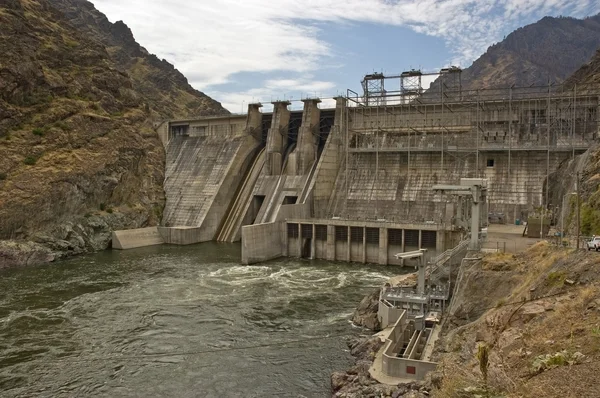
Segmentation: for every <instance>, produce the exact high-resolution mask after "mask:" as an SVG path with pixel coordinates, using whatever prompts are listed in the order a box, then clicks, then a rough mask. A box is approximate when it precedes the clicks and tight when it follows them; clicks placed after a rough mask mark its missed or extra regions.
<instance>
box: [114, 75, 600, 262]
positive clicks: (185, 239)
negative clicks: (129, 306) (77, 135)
mask: <svg viewBox="0 0 600 398" xmlns="http://www.w3.org/2000/svg"><path fill="white" fill-rule="evenodd" d="M409 72H410V73H409ZM409 72H406V73H403V74H400V75H397V76H385V75H382V74H374V75H367V76H365V79H364V80H363V91H364V92H363V93H362V94H358V93H355V92H353V91H352V90H348V91H347V94H346V95H344V96H339V97H337V98H335V108H333V109H321V104H320V100H319V99H317V98H309V99H304V100H302V102H303V104H302V105H303V109H302V110H301V111H296V110H290V109H289V108H290V104H291V103H290V102H289V101H276V102H273V103H272V105H273V111H272V112H261V107H262V105H261V104H258V103H257V104H250V105H248V112H247V114H246V115H230V116H220V117H204V118H198V119H189V120H171V121H167V122H164V123H163V124H162V125H160V126H159V127H158V128H157V131H158V134H159V136H160V138H161V141H162V143H163V145H164V146H165V151H166V155H167V156H166V157H167V160H166V178H165V183H164V187H165V194H166V199H167V201H166V207H165V211H164V216H163V220H162V223H161V225H160V226H158V227H152V228H145V229H143V230H129V231H116V232H114V233H113V247H114V248H123V249H126V248H132V247H140V246H145V245H150V244H160V243H167V244H179V245H187V244H194V243H200V242H205V241H210V240H217V241H222V242H237V241H240V240H241V242H242V243H241V244H242V262H243V263H247V264H250V263H256V262H261V261H266V260H269V259H273V258H277V257H280V256H293V257H304V258H323V259H329V260H340V261H352V262H359V263H378V264H396V263H397V262H398V261H399V260H397V258H396V257H395V255H396V254H397V253H401V252H405V251H413V250H419V249H428V250H427V253H428V256H431V257H434V256H439V255H440V254H441V253H443V252H445V251H447V250H449V249H452V248H454V247H455V246H457V245H458V244H459V243H460V242H462V241H463V240H464V238H465V236H466V234H467V233H468V231H469V222H468V221H467V220H468V219H469V217H470V209H471V206H470V202H469V200H470V199H469V198H468V195H465V196H460V195H445V194H444V193H443V192H442V191H440V190H436V189H434V188H435V187H436V186H444V185H446V186H448V185H459V184H460V182H461V179H465V178H467V179H480V180H485V181H486V188H487V193H486V195H487V201H486V205H485V208H482V209H481V210H480V211H478V213H480V217H481V221H480V225H481V226H483V225H485V224H486V223H487V222H488V217H487V215H488V214H502V217H501V218H500V219H501V220H502V222H507V223H516V222H518V221H517V220H519V221H520V220H522V221H527V220H528V218H529V217H532V216H533V214H540V213H541V214H542V217H544V216H545V217H548V218H549V217H550V214H551V213H550V209H552V208H553V207H554V206H555V205H560V204H554V203H550V199H549V198H550V196H549V193H548V189H547V181H548V176H549V175H550V174H551V173H553V172H555V171H556V170H557V169H558V168H560V167H561V166H562V165H565V164H566V163H567V162H569V161H570V160H571V159H574V157H575V156H577V155H578V154H581V153H583V152H584V151H586V150H587V149H588V148H589V147H590V146H591V145H593V144H594V143H596V142H597V140H598V136H599V125H598V113H600V101H599V94H600V91H599V90H598V89H597V88H591V87H585V86H578V87H563V86H556V85H548V86H531V87H509V88H505V89H479V90H463V89H462V87H461V79H460V69H458V68H447V69H444V70H442V71H441V72H440V73H439V76H440V77H439V79H438V81H436V83H434V84H433V85H432V87H431V88H430V89H429V90H423V89H422V88H421V86H420V76H419V73H420V71H414V70H413V71H409ZM494 220H496V219H494ZM426 260H427V259H426Z"/></svg>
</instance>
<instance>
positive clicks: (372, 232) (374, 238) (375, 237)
mask: <svg viewBox="0 0 600 398" xmlns="http://www.w3.org/2000/svg"><path fill="white" fill-rule="evenodd" d="M367 244H373V245H379V228H367Z"/></svg>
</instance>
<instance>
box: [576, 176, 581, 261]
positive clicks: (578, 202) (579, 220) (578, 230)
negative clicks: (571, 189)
mask: <svg viewBox="0 0 600 398" xmlns="http://www.w3.org/2000/svg"><path fill="white" fill-rule="evenodd" d="M575 184H576V188H577V250H579V233H580V227H581V212H580V211H579V207H580V202H581V201H580V199H579V192H580V191H579V172H577V180H576V181H575Z"/></svg>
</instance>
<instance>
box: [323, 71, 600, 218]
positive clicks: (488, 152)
mask: <svg viewBox="0 0 600 398" xmlns="http://www.w3.org/2000/svg"><path fill="white" fill-rule="evenodd" d="M412 72H413V73H411V74H410V76H408V75H407V76H405V78H406V79H409V78H410V79H411V80H405V82H404V83H402V82H401V84H400V89H399V90H385V89H384V88H385V86H384V84H387V85H388V88H389V87H390V85H389V82H386V80H389V79H394V78H398V79H399V78H401V77H402V75H398V76H383V75H382V74H378V75H376V76H377V81H378V83H377V85H376V86H374V85H371V83H373V79H367V78H366V77H365V80H363V89H364V93H363V95H362V96H360V95H358V94H357V93H355V92H353V91H351V90H348V93H347V96H346V98H345V99H346V106H345V108H344V118H343V119H344V123H343V128H342V131H341V133H342V139H343V142H344V149H345V152H346V153H345V159H344V161H343V163H344V164H343V166H342V167H343V173H340V177H339V178H338V181H337V182H336V192H337V196H336V197H332V203H331V204H330V209H329V210H328V211H329V214H328V216H337V217H342V218H348V219H371V220H372V219H376V220H377V219H383V218H386V219H387V220H388V221H398V222H402V221H418V222H436V223H446V222H450V220H447V219H443V217H444V216H443V215H442V214H441V213H442V212H438V211H433V207H432V205H430V204H425V203H424V202H431V201H433V202H436V203H438V205H439V206H442V204H443V202H444V201H443V200H442V198H441V197H440V196H439V195H437V194H433V193H431V192H429V193H427V192H428V191H429V190H430V186H431V185H433V184H434V183H441V182H443V183H454V182H456V181H457V180H458V179H459V178H460V177H471V178H486V177H487V176H490V175H492V178H491V189H490V202H491V204H490V211H500V210H501V211H504V212H507V211H508V210H511V211H510V213H507V219H509V220H510V219H513V220H514V219H519V218H526V217H527V213H528V212H531V211H533V209H534V208H536V207H537V208H539V207H541V208H546V207H548V205H549V198H548V189H547V188H544V181H548V177H549V176H550V174H551V172H553V171H554V170H555V169H556V168H557V167H558V165H559V164H560V163H561V162H562V161H564V160H568V159H572V158H574V157H575V156H576V155H577V154H579V153H583V152H584V151H586V150H587V149H588V148H589V147H590V146H591V145H592V144H593V143H595V142H596V141H597V137H598V135H599V124H598V113H599V112H600V105H599V95H600V87H598V86H582V85H579V86H573V87H564V86H561V85H553V84H548V85H546V86H529V87H514V86H513V87H508V88H498V89H477V90H463V88H462V81H461V73H460V69H459V68H456V69H453V68H448V69H446V70H442V71H441V72H440V78H439V79H438V80H439V84H438V85H437V86H436V84H434V85H432V88H431V89H430V90H429V91H424V92H422V88H421V87H420V84H421V81H420V77H422V75H419V73H417V72H418V71H412ZM370 76H373V75H370ZM371 87H377V88H376V89H375V88H374V89H373V90H371ZM431 90H433V91H434V92H433V93H432V92H430V91H431ZM438 162H439V168H438V167H437V163H438ZM528 168H529V169H530V170H525V169H528ZM426 169H427V170H426ZM524 170H525V171H524ZM465 173H466V175H464V174H465ZM459 174H460V175H459ZM500 174H501V175H500ZM425 176H427V177H425ZM428 178H429V179H430V180H431V181H430V180H428ZM455 180H456V181H455ZM511 202H513V203H514V204H513V203H511ZM398 203H400V204H398ZM418 206H421V207H424V206H429V209H428V210H429V213H431V214H433V213H435V214H436V215H435V217H428V216H425V215H423V214H424V212H419V211H415V210H416V207H418ZM494 208H496V209H494ZM438 213H439V214H438Z"/></svg>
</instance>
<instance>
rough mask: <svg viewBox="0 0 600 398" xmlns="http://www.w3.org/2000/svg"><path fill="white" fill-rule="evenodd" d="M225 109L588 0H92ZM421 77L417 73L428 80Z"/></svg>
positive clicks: (596, 4)
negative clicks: (120, 21) (123, 23)
mask: <svg viewBox="0 0 600 398" xmlns="http://www.w3.org/2000/svg"><path fill="white" fill-rule="evenodd" d="M92 2H93V3H94V5H95V6H96V8H98V9H99V10H100V11H101V12H103V13H104V14H106V16H107V17H108V19H109V20H110V21H111V22H116V21H118V20H122V21H124V22H125V23H126V24H127V25H128V26H129V27H130V28H131V30H132V31H133V34H134V36H135V38H136V40H137V41H138V43H140V44H141V45H142V46H144V47H145V48H146V49H147V50H148V51H150V52H151V53H154V54H156V55H157V56H158V57H159V58H164V59H166V60H167V61H169V62H170V63H172V64H173V65H175V67H176V68H177V69H179V71H181V72H182V73H183V74H184V75H185V76H186V77H187V78H188V80H189V82H190V84H191V85H192V86H193V87H194V88H196V89H198V90H200V91H202V92H204V93H206V94H207V95H209V96H211V97H212V98H214V99H216V100H217V101H220V102H221V103H222V104H223V106H225V107H226V108H227V109H229V110H230V111H231V112H233V113H240V112H242V111H244V112H245V110H246V107H247V105H248V103H250V102H258V101H260V102H262V103H263V104H269V103H270V102H271V101H275V100H292V101H293V104H292V109H298V108H301V105H302V103H301V102H299V101H297V100H300V99H302V98H307V97H320V98H323V104H322V107H326V106H328V105H331V103H332V100H331V99H330V98H332V97H334V96H336V95H338V94H345V93H346V89H352V90H354V91H360V87H361V86H360V81H361V80H362V77H363V76H364V75H365V74H369V73H373V72H383V73H387V74H397V73H401V72H402V71H405V70H409V69H412V68H416V69H417V68H420V69H421V70H423V71H424V72H434V71H439V69H441V68H443V67H447V66H450V65H457V66H460V67H463V68H466V67H468V66H469V65H471V63H472V62H473V61H474V60H475V59H477V58H478V57H479V56H480V55H481V54H483V53H484V52H485V51H486V49H487V48H488V47H489V46H490V45H492V44H494V43H497V42H499V41H502V39H503V38H504V37H505V36H506V35H508V34H509V33H510V32H512V31H513V30H515V29H516V28H518V27H520V26H524V25H527V24H530V23H533V22H536V21H538V20H539V19H541V18H543V17H544V16H547V15H550V16H559V15H563V16H573V17H577V18H581V17H585V16H589V15H594V14H597V13H599V12H600V1H598V0H504V1H501V0H345V1H344V0H269V1H267V0H127V1H123V0H92ZM429 83H430V81H428V80H425V79H424V80H423V86H424V87H428V84H429Z"/></svg>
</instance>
